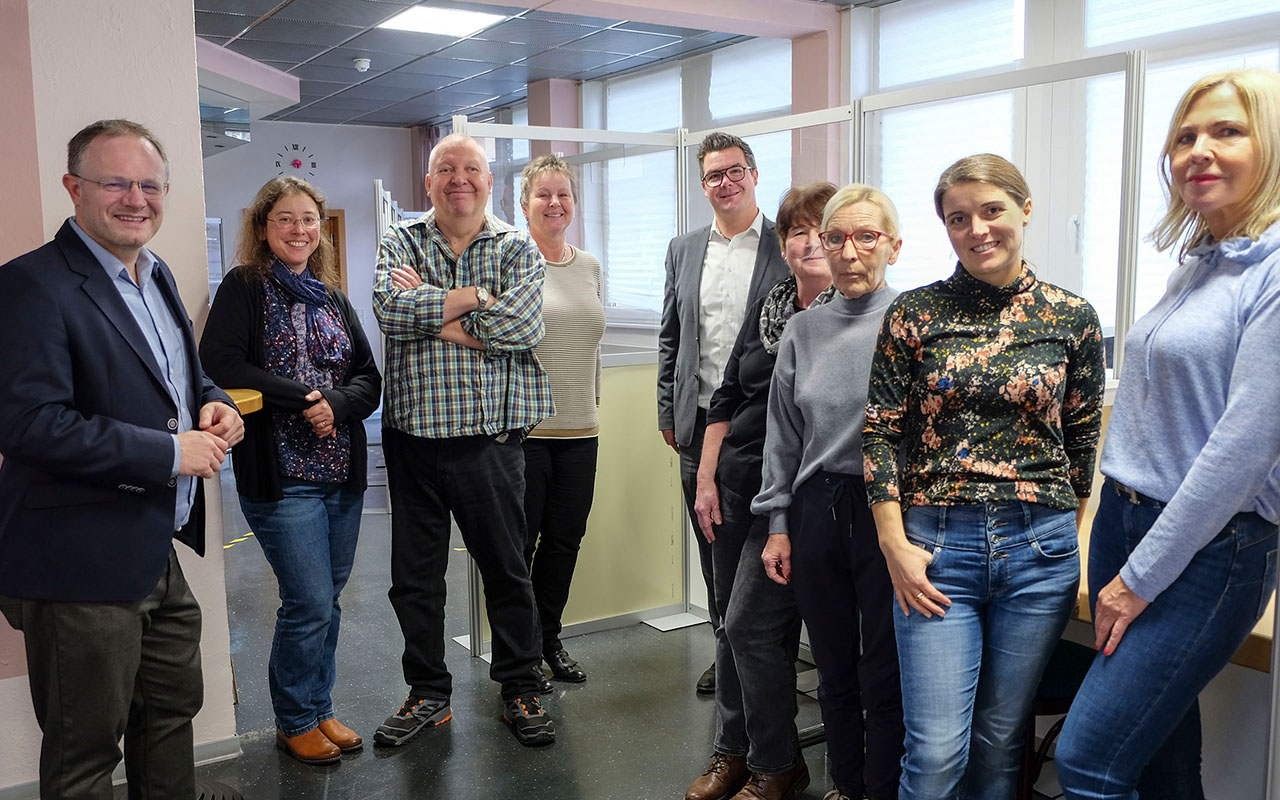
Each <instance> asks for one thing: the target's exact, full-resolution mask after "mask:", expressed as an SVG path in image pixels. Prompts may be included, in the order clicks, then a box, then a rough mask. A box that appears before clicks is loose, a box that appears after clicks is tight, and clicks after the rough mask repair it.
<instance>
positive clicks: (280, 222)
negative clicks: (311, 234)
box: [267, 214, 320, 231]
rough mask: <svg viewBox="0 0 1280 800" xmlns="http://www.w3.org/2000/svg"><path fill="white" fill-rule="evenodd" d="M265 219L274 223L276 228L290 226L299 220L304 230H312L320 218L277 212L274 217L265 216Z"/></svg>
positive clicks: (317, 225) (316, 226) (317, 226)
mask: <svg viewBox="0 0 1280 800" xmlns="http://www.w3.org/2000/svg"><path fill="white" fill-rule="evenodd" d="M267 221H268V222H270V223H272V224H274V225H275V226H276V227H277V228H292V227H293V226H294V225H296V224H297V223H299V222H301V223H302V227H303V228H304V229H306V230H309V231H313V230H315V229H316V228H319V227H320V218H319V217H316V216H312V215H311V214H307V215H305V216H302V217H295V216H293V215H292V214H279V215H277V216H274V217H267Z"/></svg>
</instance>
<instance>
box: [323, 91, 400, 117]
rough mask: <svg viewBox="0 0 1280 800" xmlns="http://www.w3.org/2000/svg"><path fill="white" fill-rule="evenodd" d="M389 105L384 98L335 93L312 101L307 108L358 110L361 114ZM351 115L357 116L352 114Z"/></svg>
mask: <svg viewBox="0 0 1280 800" xmlns="http://www.w3.org/2000/svg"><path fill="white" fill-rule="evenodd" d="M389 105H391V103H389V102H388V101H386V100H377V99H373V98H368V97H351V96H349V95H346V94H340V95H336V96H334V97H329V98H326V99H324V100H321V101H320V102H318V103H314V104H312V105H311V106H309V107H308V110H311V109H318V110H322V111H334V110H342V111H358V112H360V113H361V114H367V113H368V112H370V111H377V110H378V109H380V108H386V107H387V106H389ZM351 116H353V117H354V116H358V115H357V114H352V115H351Z"/></svg>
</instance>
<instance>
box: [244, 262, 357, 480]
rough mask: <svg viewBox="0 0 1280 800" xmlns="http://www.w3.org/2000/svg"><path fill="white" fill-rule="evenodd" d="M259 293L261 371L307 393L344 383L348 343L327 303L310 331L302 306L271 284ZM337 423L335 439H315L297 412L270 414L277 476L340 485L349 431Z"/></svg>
mask: <svg viewBox="0 0 1280 800" xmlns="http://www.w3.org/2000/svg"><path fill="white" fill-rule="evenodd" d="M264 283H265V284H266V291H265V292H264V293H263V298H262V300H263V304H264V309H263V311H264V312H265V313H264V314H263V321H264V323H265V324H264V327H263V330H264V331H265V333H266V341H265V342H264V345H265V347H264V348H263V354H264V356H265V364H264V366H265V368H266V369H267V371H268V372H272V373H275V374H276V375H283V376H284V377H286V378H292V379H293V380H295V381H298V382H299V383H305V384H306V385H307V386H310V387H311V388H312V389H331V388H333V387H335V386H342V385H344V384H345V383H346V378H347V372H348V371H349V370H350V369H351V337H350V336H349V335H348V334H347V328H346V326H345V324H344V323H343V320H342V314H341V313H340V312H339V311H338V309H337V307H336V306H335V305H334V303H333V300H332V298H330V301H329V303H328V304H327V305H325V306H324V307H323V308H319V309H318V310H317V311H318V313H316V315H315V323H314V328H312V329H311V330H308V329H309V328H311V327H312V326H309V325H308V322H307V311H306V306H305V305H303V304H302V303H300V302H295V301H294V300H292V299H291V298H290V297H289V295H288V294H287V293H286V292H285V291H284V289H282V288H281V287H280V285H279V284H277V283H276V282H275V281H274V280H272V279H271V278H267V279H266V280H265V281H264ZM352 424H355V425H360V424H362V423H360V422H355V423H351V422H339V423H338V424H336V425H335V426H334V428H335V429H336V431H337V434H338V435H337V436H326V437H324V438H320V437H318V436H317V435H316V433H315V431H314V430H313V429H312V427H311V423H310V422H307V419H306V417H304V416H302V414H300V413H298V412H296V411H285V410H283V409H279V408H272V409H271V427H272V429H273V431H274V432H275V441H276V449H277V453H278V459H279V463H280V474H281V475H283V476H284V477H286V478H296V479H298V480H304V481H310V482H312V483H343V482H345V481H346V480H347V476H348V470H349V469H350V467H351V425H352Z"/></svg>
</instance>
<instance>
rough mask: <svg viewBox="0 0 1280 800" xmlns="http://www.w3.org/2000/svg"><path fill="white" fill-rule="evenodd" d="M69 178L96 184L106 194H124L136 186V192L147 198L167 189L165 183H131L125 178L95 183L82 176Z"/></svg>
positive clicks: (167, 186) (160, 193) (72, 174)
mask: <svg viewBox="0 0 1280 800" xmlns="http://www.w3.org/2000/svg"><path fill="white" fill-rule="evenodd" d="M71 177H73V178H75V179H76V180H78V181H84V182H85V183H96V184H98V186H100V187H101V188H102V191H104V192H106V193H107V194H124V193H125V192H128V191H129V190H130V189H132V188H133V186H134V184H137V185H138V190H139V191H140V192H142V193H143V194H145V195H146V196H147V197H159V196H160V195H162V194H164V190H165V189H168V188H169V184H167V183H156V182H155V181H131V180H128V179H125V178H107V179H105V180H101V181H95V180H94V179H93V178H86V177H85V176H83V175H77V174H75V173H74V172H73V173H71Z"/></svg>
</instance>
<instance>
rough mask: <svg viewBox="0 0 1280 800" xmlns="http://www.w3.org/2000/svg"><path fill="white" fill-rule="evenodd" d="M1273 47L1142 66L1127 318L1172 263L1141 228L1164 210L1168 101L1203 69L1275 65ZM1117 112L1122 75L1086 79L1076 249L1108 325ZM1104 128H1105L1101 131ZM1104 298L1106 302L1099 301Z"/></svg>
mask: <svg viewBox="0 0 1280 800" xmlns="http://www.w3.org/2000/svg"><path fill="white" fill-rule="evenodd" d="M1278 64H1280V49H1278V48H1274V47H1273V48H1268V49H1265V50H1256V51H1253V52H1248V53H1242V54H1237V55H1225V56H1215V57H1210V58H1203V59H1197V60H1195V61H1190V62H1187V61H1183V62H1178V63H1173V64H1163V65H1158V66H1149V67H1148V69H1147V81H1146V103H1145V108H1144V109H1143V128H1142V130H1143V135H1142V160H1141V173H1140V174H1141V176H1142V185H1141V188H1140V195H1139V196H1140V202H1139V222H1138V236H1139V241H1138V259H1137V281H1136V286H1135V292H1134V294H1135V303H1134V319H1137V318H1138V317H1141V316H1142V315H1143V314H1145V313H1146V312H1147V311H1149V310H1151V307H1152V306H1154V305H1155V304H1156V302H1157V301H1158V300H1159V299H1160V297H1161V295H1163V294H1164V290H1165V286H1166V284H1167V283H1168V280H1169V276H1170V274H1171V273H1172V272H1173V270H1174V268H1175V267H1177V261H1176V259H1177V253H1175V252H1165V253H1160V252H1158V251H1157V250H1156V249H1155V248H1154V247H1153V246H1152V245H1151V244H1150V243H1149V242H1148V241H1147V235H1148V234H1149V233H1150V232H1151V230H1152V228H1154V227H1155V226H1156V223H1157V222H1159V220H1160V218H1161V217H1162V216H1164V211H1165V208H1166V200H1165V197H1164V193H1163V190H1162V188H1161V186H1160V178H1159V171H1158V170H1159V158H1160V149H1161V148H1162V147H1163V146H1164V138H1165V134H1166V133H1167V131H1168V129H1169V121H1170V118H1171V117H1172V116H1173V111H1174V107H1175V106H1177V104H1178V100H1179V99H1180V98H1181V97H1182V93H1183V92H1185V91H1186V90H1187V87H1188V86H1190V85H1191V84H1192V83H1194V82H1195V81H1196V80H1198V79H1199V78H1201V77H1202V76H1204V75H1206V74H1208V73H1210V72H1216V71H1218V70H1224V69H1236V68H1242V67H1264V68H1267V69H1276V68H1277V65H1278ZM1123 114H1124V80H1123V78H1122V77H1121V76H1113V75H1108V76H1105V77H1099V78H1094V79H1092V80H1091V81H1089V87H1088V96H1087V100H1086V118H1087V127H1086V130H1085V135H1084V140H1085V170H1084V173H1085V197H1086V202H1085V204H1084V209H1083V215H1082V225H1081V227H1082V230H1081V236H1082V248H1081V249H1082V256H1083V272H1084V285H1085V290H1084V291H1085V294H1086V295H1087V296H1088V297H1089V298H1090V299H1091V300H1093V301H1094V305H1095V307H1096V308H1097V310H1098V316H1099V317H1100V318H1101V321H1102V325H1103V327H1104V328H1106V327H1108V326H1113V325H1115V308H1116V303H1115V298H1116V283H1117V275H1116V249H1115V243H1116V242H1117V241H1118V237H1119V215H1120V205H1119V201H1120V163H1121V147H1122V142H1121V140H1120V138H1119V137H1117V136H1116V135H1115V134H1114V133H1113V132H1114V131H1116V130H1119V129H1120V126H1121V117H1122V116H1123ZM1106 131H1111V132H1112V133H1104V132H1106ZM1106 298H1109V299H1110V303H1109V304H1107V303H1106V302H1105V300H1106Z"/></svg>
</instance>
